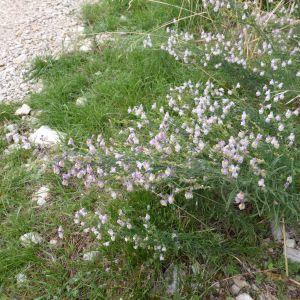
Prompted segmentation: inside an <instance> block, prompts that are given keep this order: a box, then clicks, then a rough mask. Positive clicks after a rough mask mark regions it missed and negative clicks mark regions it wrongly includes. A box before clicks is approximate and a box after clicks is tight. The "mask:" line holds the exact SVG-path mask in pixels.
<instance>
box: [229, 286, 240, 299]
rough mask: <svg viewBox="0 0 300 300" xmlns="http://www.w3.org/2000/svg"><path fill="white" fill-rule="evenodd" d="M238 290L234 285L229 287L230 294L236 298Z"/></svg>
mask: <svg viewBox="0 0 300 300" xmlns="http://www.w3.org/2000/svg"><path fill="white" fill-rule="evenodd" d="M240 290H241V289H240V288H239V287H238V286H237V285H236V284H233V285H232V286H231V287H230V292H231V294H232V295H233V296H236V295H238V294H239V292H240Z"/></svg>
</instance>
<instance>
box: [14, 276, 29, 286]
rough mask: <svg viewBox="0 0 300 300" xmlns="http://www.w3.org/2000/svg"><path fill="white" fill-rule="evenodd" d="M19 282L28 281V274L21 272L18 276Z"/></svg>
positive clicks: (19, 283)
mask: <svg viewBox="0 0 300 300" xmlns="http://www.w3.org/2000/svg"><path fill="white" fill-rule="evenodd" d="M16 279H17V284H18V285H21V284H23V283H25V282H26V281H27V276H26V275H25V274H24V273H19V274H17V276H16Z"/></svg>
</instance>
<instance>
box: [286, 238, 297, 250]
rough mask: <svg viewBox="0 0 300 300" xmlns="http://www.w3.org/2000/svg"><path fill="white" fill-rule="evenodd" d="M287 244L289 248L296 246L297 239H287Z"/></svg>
mask: <svg viewBox="0 0 300 300" xmlns="http://www.w3.org/2000/svg"><path fill="white" fill-rule="evenodd" d="M286 246H287V247H288V248H295V247H296V241H295V240H294V239H287V240H286Z"/></svg>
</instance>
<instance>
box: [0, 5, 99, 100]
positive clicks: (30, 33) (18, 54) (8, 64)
mask: <svg viewBox="0 0 300 300" xmlns="http://www.w3.org/2000/svg"><path fill="white" fill-rule="evenodd" d="M85 2H95V1H92V0H0V102H2V101H20V100H24V98H25V97H26V95H27V94H28V93H29V92H30V91H31V90H36V89H37V88H39V86H38V85H36V84H34V83H33V82H28V81H26V80H25V79H24V75H25V74H26V72H27V70H28V67H29V63H30V61H32V59H33V58H34V57H36V56H38V55H45V54H50V53H51V54H52V55H53V54H54V55H58V54H59V53H60V52H61V51H62V50H63V49H64V48H68V47H69V45H70V44H71V43H72V41H74V40H76V39H77V38H78V36H80V35H81V34H82V32H83V27H82V25H81V24H80V19H79V18H78V15H79V11H80V7H81V5H82V4H84V3H85Z"/></svg>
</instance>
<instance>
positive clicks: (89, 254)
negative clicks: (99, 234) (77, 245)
mask: <svg viewBox="0 0 300 300" xmlns="http://www.w3.org/2000/svg"><path fill="white" fill-rule="evenodd" d="M99 254H100V252H99V251H90V252H86V253H84V254H83V257H82V259H83V260H85V261H93V260H95V259H96V258H97V257H98V256H99Z"/></svg>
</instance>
